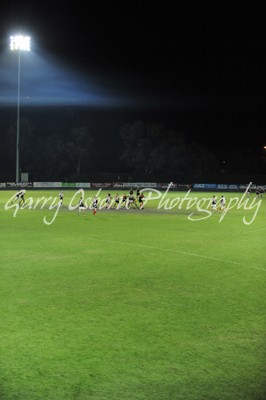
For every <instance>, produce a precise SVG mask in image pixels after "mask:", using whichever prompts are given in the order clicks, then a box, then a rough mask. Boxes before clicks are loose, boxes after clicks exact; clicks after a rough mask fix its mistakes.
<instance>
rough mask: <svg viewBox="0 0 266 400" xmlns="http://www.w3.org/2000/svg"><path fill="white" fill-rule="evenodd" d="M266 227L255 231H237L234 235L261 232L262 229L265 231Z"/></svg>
mask: <svg viewBox="0 0 266 400" xmlns="http://www.w3.org/2000/svg"><path fill="white" fill-rule="evenodd" d="M265 229H266V228H261V229H256V230H254V231H249V232H240V233H235V234H234V235H232V236H239V235H246V234H247V233H253V232H260V231H265Z"/></svg>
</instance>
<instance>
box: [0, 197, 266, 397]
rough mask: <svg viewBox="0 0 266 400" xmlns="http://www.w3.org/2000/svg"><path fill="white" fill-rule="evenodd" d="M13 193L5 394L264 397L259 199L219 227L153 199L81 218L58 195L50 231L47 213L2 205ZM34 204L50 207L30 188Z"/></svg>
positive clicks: (4, 234)
mask: <svg viewBox="0 0 266 400" xmlns="http://www.w3.org/2000/svg"><path fill="white" fill-rule="evenodd" d="M85 193H86V197H89V196H90V197H93V195H94V194H95V193H96V192H92V191H86V192H85ZM13 194H14V192H11V191H10V192H8V191H2V192H0V195H1V196H0V207H1V221H0V223H1V231H0V232H1V233H0V238H1V264H0V265H1V266H0V271H1V280H0V296H1V306H0V315H1V339H0V354H1V357H0V377H1V378H0V398H1V399H4V400H6V399H12V400H13V399H19V400H33V399H34V400H36V399H49V400H50V399H56V400H60V399H62V400H63V399H64V400H66V399H67V400H68V399H82V400H83V399H84V400H85V399H86V400H87V399H90V400H91V399H92V400H105V399H106V400H107V399H114V400H117V399H121V400H127V399H130V400H131V399H132V400H135V399H136V400H140V399H141V400H142V399H143V400H144V399H149V400H172V399H178V400H179V399H182V400H201V399H202V400H203V399H205V400H206V399H217V400H229V399H230V400H236V399H241V400H242V399H245V400H259V399H263V398H264V396H265V391H264V383H265V374H266V368H265V362H264V361H265V355H266V354H265V306H266V304H265V303H266V298H265V277H266V261H265V233H266V203H265V198H263V199H262V202H261V204H260V205H259V206H258V207H257V208H255V206H256V204H258V203H259V200H258V199H255V196H254V195H253V196H252V197H251V199H250V203H251V201H253V200H254V203H253V206H254V207H253V209H250V210H247V209H246V210H245V209H244V208H243V207H239V209H237V206H235V207H234V208H232V209H231V210H229V211H228V213H226V214H224V217H223V218H221V216H222V213H221V212H219V213H213V214H211V215H209V214H207V213H206V212H202V211H199V210H196V208H195V207H196V206H195V205H194V206H193V207H192V208H190V209H188V208H187V203H185V202H183V204H182V206H181V207H180V209H179V208H178V205H180V202H179V203H177V205H176V207H173V208H172V209H168V210H165V209H164V207H161V208H160V209H158V203H159V201H160V199H158V200H154V201H152V202H149V203H148V204H147V205H146V206H145V209H144V210H128V211H127V210H98V212H97V214H96V216H93V215H92V212H91V210H88V211H86V213H85V215H84V216H83V215H80V216H78V215H77V210H72V211H71V210H69V209H68V205H69V203H70V201H71V199H72V198H73V196H74V194H75V192H71V191H66V192H65V198H64V203H63V205H64V207H63V208H61V209H60V210H59V212H58V215H57V216H56V218H55V219H54V222H53V223H52V224H50V225H47V224H45V223H44V222H43V218H44V217H45V216H46V221H51V220H52V218H53V215H54V213H55V209H53V210H49V207H48V205H47V206H46V207H45V208H44V209H43V210H40V209H39V208H38V207H36V209H31V210H29V209H27V208H25V209H24V210H18V211H17V214H16V217H14V216H13V214H14V210H15V208H12V209H9V210H4V207H5V204H6V203H7V201H8V199H10V197H11V196H12V195H13ZM105 194H106V193H104V195H101V196H102V198H104V197H105ZM114 194H115V192H114V191H112V195H114ZM212 194H213V193H208V194H207V193H191V194H190V197H192V196H193V197H194V198H196V197H197V199H199V200H200V199H202V198H204V197H208V198H210V197H211V196H212ZM41 196H45V197H49V196H52V197H57V201H58V192H57V191H50V192H48V191H46V192H40V191H29V190H28V191H27V193H26V199H29V197H32V198H33V200H34V201H36V199H37V198H40V197H41ZM180 196H181V197H182V198H184V196H185V193H179V192H172V193H170V194H169V195H168V197H169V199H171V200H173V199H175V198H177V197H180ZM236 196H238V197H239V198H240V197H241V196H242V194H239V193H238V194H232V193H230V194H226V200H227V204H228V203H229V201H230V199H229V198H230V197H236ZM218 197H220V194H218ZM77 200H78V197H77ZM77 202H78V201H75V202H73V204H74V203H75V204H77ZM172 204H174V203H172ZM161 205H162V204H161ZM168 205H170V200H169V203H168ZM255 210H257V214H256V215H255ZM193 211H194V214H193V215H191V213H192V212H193ZM204 216H205V218H204V219H203V217H204ZM253 217H254V221H253V223H251V224H250V225H247V224H245V223H244V221H243V218H245V221H246V222H249V221H251V220H252V218H253ZM193 219H197V220H193Z"/></svg>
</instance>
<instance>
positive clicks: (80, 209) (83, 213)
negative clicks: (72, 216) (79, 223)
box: [78, 197, 86, 215]
mask: <svg viewBox="0 0 266 400" xmlns="http://www.w3.org/2000/svg"><path fill="white" fill-rule="evenodd" d="M78 206H79V210H78V215H80V213H82V215H85V210H86V207H85V204H84V200H83V198H82V197H81V198H80V200H79V204H78Z"/></svg>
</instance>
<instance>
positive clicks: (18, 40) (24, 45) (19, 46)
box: [10, 35, 30, 51]
mask: <svg viewBox="0 0 266 400" xmlns="http://www.w3.org/2000/svg"><path fill="white" fill-rule="evenodd" d="M10 50H12V51H13V50H25V51H30V36H23V35H15V36H10Z"/></svg>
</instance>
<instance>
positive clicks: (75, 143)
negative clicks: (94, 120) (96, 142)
mask: <svg viewBox="0 0 266 400" xmlns="http://www.w3.org/2000/svg"><path fill="white" fill-rule="evenodd" d="M92 144H93V138H92V136H91V134H90V133H89V132H88V129H87V128H86V127H81V128H75V129H73V130H72V132H71V138H70V140H69V141H68V142H67V143H66V144H65V146H64V148H65V151H66V153H67V155H68V157H69V159H70V161H71V163H72V165H73V167H74V168H75V173H76V174H77V175H79V174H80V173H81V169H82V167H84V166H85V165H86V164H87V165H89V163H90V159H89V156H90V155H91V154H92Z"/></svg>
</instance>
